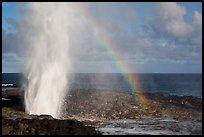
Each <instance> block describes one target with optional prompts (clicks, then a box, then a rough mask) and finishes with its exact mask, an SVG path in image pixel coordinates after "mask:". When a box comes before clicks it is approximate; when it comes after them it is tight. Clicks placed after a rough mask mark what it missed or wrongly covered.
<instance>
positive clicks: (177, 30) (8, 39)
mask: <svg viewBox="0 0 204 137" xmlns="http://www.w3.org/2000/svg"><path fill="white" fill-rule="evenodd" d="M80 5H82V6H84V8H85V9H86V11H87V12H88V15H89V16H91V18H92V21H93V22H95V23H96V24H97V25H98V26H99V27H100V28H93V26H92V25H91V24H89V23H87V21H85V20H83V18H81V17H80V16H78V15H77V14H75V13H73V15H72V16H71V18H70V20H71V21H72V22H71V23H70V22H69V21H68V22H69V23H70V28H69V29H68V30H67V29H65V31H67V33H68V34H69V36H68V39H69V41H70V44H71V45H70V52H69V54H70V58H72V59H71V60H72V61H73V62H74V66H75V67H78V69H79V70H80V71H82V70H83V68H86V69H87V70H91V71H96V70H97V68H98V69H99V68H103V67H104V66H107V67H105V68H104V69H106V70H107V71H113V70H114V69H117V67H115V65H114V62H115V60H114V58H115V59H117V60H118V61H122V62H123V63H127V64H132V65H135V66H137V65H141V64H159V63H162V62H169V63H172V64H182V63H183V64H185V63H191V64H193V63H197V64H199V63H200V64H201V63H202V50H201V49H202V13H199V12H198V11H194V13H193V16H192V17H191V21H188V22H187V21H186V17H187V16H188V15H189V13H188V12H187V10H186V8H185V7H184V6H181V5H179V4H178V3H173V2H171V3H167V2H165V3H156V4H154V5H156V6H155V8H156V10H152V14H151V15H146V14H141V13H140V11H139V10H136V8H133V7H131V8H130V7H129V5H128V4H114V3H104V4H101V3H80ZM22 8H23V11H24V15H25V16H26V17H29V12H30V10H29V8H25V6H24V7H22ZM39 13H40V11H39ZM138 15H139V16H138ZM141 16H145V17H149V18H150V20H149V18H148V20H146V18H145V17H143V18H142V19H141ZM30 18H32V17H29V19H30ZM45 18H46V17H45ZM48 20H49V19H48ZM6 21H7V23H8V24H10V25H12V26H14V27H15V28H16V32H15V33H10V34H6V33H5V30H3V31H2V40H3V48H2V50H3V58H4V59H5V60H7V61H9V60H8V58H13V59H14V58H16V60H15V59H14V61H17V60H19V59H21V58H23V57H24V56H25V53H24V51H26V50H27V48H28V47H29V43H32V42H33V41H34V39H32V36H35V35H37V34H38V32H40V30H39V28H36V29H35V30H33V29H30V28H31V27H33V26H32V24H35V23H39V22H38V21H37V20H32V23H30V22H29V21H30V20H23V18H21V20H20V21H19V20H18V21H16V20H12V19H7V20H6ZM138 22H140V23H141V24H145V25H144V26H139V25H138V24H140V23H138ZM41 23H42V24H43V22H41ZM140 27H141V28H140ZM142 27H143V29H142ZM144 28H145V29H144ZM96 29H98V31H101V30H102V31H103V32H102V33H101V34H103V35H105V37H106V38H107V39H109V40H110V41H111V42H112V44H110V45H107V43H106V42H104V41H102V40H101V39H100V37H96V35H95V32H94V31H95V30H96ZM139 29H141V30H142V33H144V34H141V33H140V32H139V31H138V30H139ZM31 30H32V31H31ZM59 35H60V33H59ZM27 39H29V40H30V41H26V40H27ZM39 48H40V45H39ZM112 53H113V54H112ZM115 55H116V56H115ZM6 58H7V59H6ZM80 66H81V67H80ZM99 71H100V70H99ZM101 71H102V70H101Z"/></svg>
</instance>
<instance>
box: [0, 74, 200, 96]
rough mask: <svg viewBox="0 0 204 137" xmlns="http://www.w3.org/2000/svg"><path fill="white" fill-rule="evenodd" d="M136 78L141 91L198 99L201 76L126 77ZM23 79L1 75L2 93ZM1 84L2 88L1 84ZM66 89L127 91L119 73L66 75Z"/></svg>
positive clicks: (138, 75) (127, 84) (123, 78)
mask: <svg viewBox="0 0 204 137" xmlns="http://www.w3.org/2000/svg"><path fill="white" fill-rule="evenodd" d="M128 75H134V76H135V77H137V79H138V83H139V85H140V89H141V91H142V92H150V93H161V94H164V95H176V96H195V97H199V98H202V74H128ZM25 81H26V80H25V78H24V77H23V75H22V74H21V73H2V91H4V90H6V89H7V90H8V88H12V87H11V86H9V87H7V85H5V84H14V86H16V85H17V86H19V85H21V84H22V83H24V82H25ZM3 84H4V85H3ZM69 88H70V89H74V90H75V89H96V90H99V91H100V90H116V91H125V92H131V87H130V85H129V83H128V81H127V79H126V78H125V76H124V75H123V74H121V73H77V74H75V75H73V74H72V75H71V76H70V83H69Z"/></svg>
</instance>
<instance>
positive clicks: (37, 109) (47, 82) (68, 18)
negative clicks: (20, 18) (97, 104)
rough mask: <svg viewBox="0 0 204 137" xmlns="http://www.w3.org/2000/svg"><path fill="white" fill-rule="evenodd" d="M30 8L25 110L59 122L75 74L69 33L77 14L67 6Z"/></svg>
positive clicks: (50, 4)
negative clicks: (70, 79)
mask: <svg viewBox="0 0 204 137" xmlns="http://www.w3.org/2000/svg"><path fill="white" fill-rule="evenodd" d="M28 8H29V11H30V12H29V15H28V18H27V19H28V21H27V22H28V24H26V25H27V26H29V27H30V28H29V33H27V35H28V36H25V37H26V38H27V41H28V43H29V44H28V46H29V52H28V53H27V59H26V64H25V66H26V67H25V77H26V78H27V80H28V81H27V84H26V86H25V109H26V112H27V113H29V114H36V115H41V114H49V115H52V116H53V117H55V118H59V117H60V113H61V109H62V108H61V107H62V105H63V99H64V97H65V94H66V93H67V91H68V84H69V79H68V78H69V77H68V75H69V74H70V72H72V71H73V69H72V63H71V59H70V57H69V53H70V40H69V35H70V33H68V32H69V29H70V28H71V27H70V24H74V18H73V16H74V13H73V12H74V11H73V9H72V7H71V6H69V5H68V4H67V3H31V4H30V5H29V6H28ZM25 35H26V34H25Z"/></svg>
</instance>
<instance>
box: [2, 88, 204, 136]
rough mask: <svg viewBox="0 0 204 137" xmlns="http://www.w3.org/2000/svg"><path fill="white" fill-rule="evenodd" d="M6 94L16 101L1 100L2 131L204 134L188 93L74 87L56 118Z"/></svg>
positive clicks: (198, 104) (195, 101)
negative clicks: (34, 112) (32, 112)
mask: <svg viewBox="0 0 204 137" xmlns="http://www.w3.org/2000/svg"><path fill="white" fill-rule="evenodd" d="M7 93H8V92H7ZM7 93H4V94H3V96H4V97H5V96H6V97H13V98H17V100H15V99H14V100H12V101H13V102H12V103H11V100H10V105H8V104H9V103H7V102H6V101H4V102H3V107H2V130H3V134H28V135H30V134H49V135H51V134H56V135H58V134H59V135H61V134H67V135H68V134H82V135H83V134H87V135H88V134H89V135H93V134H119V135H120V134H169V135H174V134H175V135H182V134H184V135H189V134H193V135H197V134H198V135H201V134H202V99H201V98H196V97H192V96H182V97H178V96H164V95H162V94H157V93H154V94H153V93H143V94H141V93H140V94H139V93H138V94H137V95H133V94H131V93H127V92H119V91H117V92H116V91H100V92H99V91H96V90H77V91H76V90H75V91H70V92H69V94H67V97H66V99H65V104H64V107H63V108H64V110H63V114H62V115H61V120H57V119H54V118H52V117H51V116H34V115H28V114H26V113H25V111H24V106H23V103H22V102H23V96H22V95H23V94H19V93H15V92H13V93H11V92H10V93H8V94H7ZM139 97H140V98H139ZM139 99H140V100H139ZM14 104H15V105H14Z"/></svg>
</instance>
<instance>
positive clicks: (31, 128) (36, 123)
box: [2, 115, 100, 135]
mask: <svg viewBox="0 0 204 137" xmlns="http://www.w3.org/2000/svg"><path fill="white" fill-rule="evenodd" d="M2 134H3V135H98V134H100V133H99V132H98V131H96V130H95V128H94V127H91V126H84V125H83V124H82V123H81V122H79V121H77V120H73V119H69V120H58V119H54V118H53V117H52V116H49V115H41V116H30V118H17V119H9V118H5V117H3V118H2Z"/></svg>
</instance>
